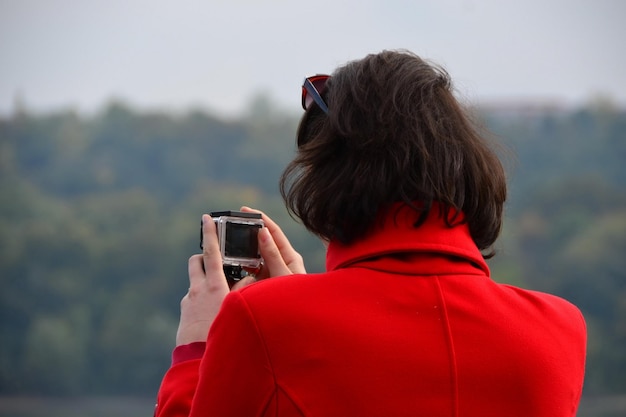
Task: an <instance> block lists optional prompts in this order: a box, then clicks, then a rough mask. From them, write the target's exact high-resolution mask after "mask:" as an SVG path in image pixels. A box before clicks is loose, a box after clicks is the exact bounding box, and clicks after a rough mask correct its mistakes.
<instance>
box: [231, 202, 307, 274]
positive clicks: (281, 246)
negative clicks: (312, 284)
mask: <svg viewBox="0 0 626 417" xmlns="http://www.w3.org/2000/svg"><path fill="white" fill-rule="evenodd" d="M241 211H244V212H250V213H259V214H261V217H262V219H263V223H265V227H267V229H268V230H269V232H270V234H271V235H272V239H273V241H274V243H275V245H276V247H277V248H278V250H279V252H280V254H281V256H282V258H283V260H284V261H285V263H286V264H287V265H289V266H290V267H293V268H295V270H294V269H291V272H292V273H306V271H305V269H304V262H302V256H300V254H299V253H298V252H297V251H296V250H295V249H294V248H293V246H291V242H289V239H288V238H287V236H286V235H285V233H283V231H282V229H281V228H280V226H278V224H276V223H275V222H274V221H273V220H272V219H271V218H270V217H269V216H268V215H267V214H265V213H264V212H262V211H261V210H256V209H253V208H250V207H246V206H244V207H242V208H241Z"/></svg>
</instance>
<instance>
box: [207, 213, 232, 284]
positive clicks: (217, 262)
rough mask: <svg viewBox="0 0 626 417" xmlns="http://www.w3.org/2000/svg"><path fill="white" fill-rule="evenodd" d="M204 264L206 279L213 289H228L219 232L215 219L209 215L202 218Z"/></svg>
mask: <svg viewBox="0 0 626 417" xmlns="http://www.w3.org/2000/svg"><path fill="white" fill-rule="evenodd" d="M202 242H203V243H202V263H203V265H204V277H205V279H206V280H207V281H208V282H207V284H209V285H210V286H211V287H213V286H215V287H224V286H225V287H227V288H228V284H227V282H226V277H225V275H224V267H223V265H222V255H221V253H220V246H219V242H218V239H217V230H216V227H215V223H214V222H213V218H212V217H211V216H209V215H208V214H205V215H203V216H202Z"/></svg>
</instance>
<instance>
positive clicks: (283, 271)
mask: <svg viewBox="0 0 626 417" xmlns="http://www.w3.org/2000/svg"><path fill="white" fill-rule="evenodd" d="M259 251H260V252H261V256H262V257H263V262H264V263H265V265H264V269H266V271H265V272H266V273H267V274H268V278H271V277H277V276H282V275H291V274H292V273H293V272H291V270H290V269H289V267H288V266H287V264H286V263H285V260H284V259H283V257H282V255H281V254H280V250H279V249H278V246H276V242H274V239H273V238H272V235H271V233H270V231H269V230H268V229H267V227H263V228H261V230H259Z"/></svg>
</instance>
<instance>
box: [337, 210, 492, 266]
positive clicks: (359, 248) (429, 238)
mask: <svg viewBox="0 0 626 417" xmlns="http://www.w3.org/2000/svg"><path fill="white" fill-rule="evenodd" d="M397 208H398V210H396V209H395V207H394V209H392V210H389V211H388V214H387V215H386V216H385V217H384V218H383V219H381V220H382V221H381V222H377V224H378V225H379V226H377V227H376V228H375V229H374V230H373V231H372V232H371V233H370V234H368V235H367V236H366V237H365V238H362V239H359V240H358V241H356V242H354V243H352V244H350V245H342V244H341V243H339V242H337V241H331V242H330V244H329V246H328V251H327V253H326V270H327V271H332V270H335V269H340V268H345V267H347V266H354V264H356V263H358V264H359V265H361V264H367V266H368V267H372V266H373V265H374V264H375V262H374V260H375V258H380V257H381V256H382V255H391V254H394V255H399V256H393V257H385V258H386V262H385V265H388V263H389V261H391V262H394V261H393V260H392V259H393V258H396V259H395V262H394V266H395V267H399V268H400V269H401V270H403V269H405V268H403V267H401V265H404V266H405V267H407V268H408V269H409V270H412V271H413V273H415V274H420V273H434V274H441V273H446V272H447V273H451V272H457V270H456V269H455V270H449V268H450V265H451V264H450V260H451V259H456V260H465V261H466V262H462V263H459V262H454V264H455V265H456V266H458V267H461V269H463V270H465V269H466V268H467V267H470V268H473V269H474V270H476V269H478V270H479V271H477V272H478V273H480V272H482V273H483V274H485V275H487V276H489V275H490V272H489V267H488V266H487V263H486V262H485V260H484V258H483V256H482V255H481V253H480V251H479V250H478V247H477V246H476V244H475V243H474V241H473V240H472V238H471V236H470V233H469V228H468V225H467V224H466V223H462V224H459V225H457V226H454V227H452V228H451V227H448V226H447V225H446V223H445V221H444V219H443V216H442V215H441V212H440V210H439V206H438V205H433V208H432V209H431V210H430V213H429V215H428V218H427V219H426V221H425V222H424V223H423V224H422V225H421V226H419V227H417V228H415V227H413V224H414V223H415V220H416V219H417V214H416V213H415V211H413V210H412V209H410V208H409V207H408V206H397ZM419 259H423V260H424V263H423V265H425V266H428V267H427V268H425V270H424V269H422V268H419V267H418V266H417V264H416V263H415V262H416V260H417V261H418V262H419ZM434 259H441V260H446V262H445V263H446V266H445V268H446V269H442V270H441V271H437V264H438V263H437V262H433V260H434ZM370 261H372V262H370ZM461 264H465V265H461ZM363 266H365V265H363ZM389 266H391V265H389ZM463 266H464V267H463ZM394 269H395V268H394ZM417 269H419V271H418V270H417ZM398 272H401V271H398ZM402 272H407V271H402ZM458 272H460V271H458Z"/></svg>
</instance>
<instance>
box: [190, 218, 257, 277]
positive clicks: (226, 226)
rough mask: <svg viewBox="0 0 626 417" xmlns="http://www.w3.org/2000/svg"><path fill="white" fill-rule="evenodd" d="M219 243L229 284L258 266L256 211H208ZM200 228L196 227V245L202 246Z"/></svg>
mask: <svg viewBox="0 0 626 417" xmlns="http://www.w3.org/2000/svg"><path fill="white" fill-rule="evenodd" d="M210 215H211V217H212V218H213V221H214V222H215V228H216V229H217V240H218V242H219V245H220V253H221V255H222V263H223V264H224V272H225V274H226V277H227V278H228V279H229V283H230V284H231V285H232V282H231V280H232V281H239V280H240V279H241V278H243V277H245V276H246V275H247V274H248V272H249V271H254V270H258V269H259V268H260V267H261V264H262V262H263V259H262V258H261V254H260V253H259V243H258V234H259V230H260V229H261V228H262V227H263V220H262V219H261V215H260V214H258V213H244V212H240V211H230V210H229V211H214V212H211V213H210ZM202 246H203V244H202V229H200V249H202Z"/></svg>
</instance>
